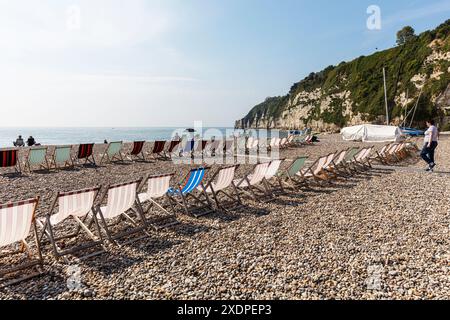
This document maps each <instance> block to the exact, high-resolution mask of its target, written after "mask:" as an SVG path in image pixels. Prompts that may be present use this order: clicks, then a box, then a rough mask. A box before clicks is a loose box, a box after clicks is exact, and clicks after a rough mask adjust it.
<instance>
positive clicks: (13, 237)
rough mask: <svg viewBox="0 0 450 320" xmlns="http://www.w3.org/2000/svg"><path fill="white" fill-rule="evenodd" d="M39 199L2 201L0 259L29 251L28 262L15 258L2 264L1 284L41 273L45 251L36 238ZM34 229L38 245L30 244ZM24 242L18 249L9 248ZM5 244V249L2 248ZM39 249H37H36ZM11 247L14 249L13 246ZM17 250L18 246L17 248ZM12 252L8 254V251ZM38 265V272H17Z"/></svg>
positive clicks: (35, 238) (10, 283)
mask: <svg viewBox="0 0 450 320" xmlns="http://www.w3.org/2000/svg"><path fill="white" fill-rule="evenodd" d="M38 202H39V198H35V199H29V200H25V201H19V202H14V203H6V204H0V248H1V249H3V248H4V249H5V250H1V251H2V253H3V254H2V255H1V256H0V258H2V257H5V256H7V257H8V256H11V257H12V256H13V255H17V254H18V253H19V254H22V253H25V252H26V253H27V255H26V257H27V258H28V259H27V260H26V261H25V262H20V263H15V262H14V260H12V259H9V260H7V261H6V263H3V262H1V263H0V284H2V285H6V286H7V285H12V284H16V283H18V282H21V281H24V280H27V279H30V278H32V277H35V276H38V275H40V274H42V270H41V268H42V266H43V260H42V254H41V248H40V246H39V242H38V240H37V230H36V224H35V222H36V220H35V212H36V207H37V205H38ZM32 230H33V231H34V241H35V243H36V246H33V249H32V247H31V246H30V244H29V243H28V241H29V240H28V238H29V236H30V233H31V231H32ZM18 242H20V243H21V246H20V249H19V251H18V252H10V250H9V249H8V248H10V247H11V245H13V244H15V243H18ZM2 247H3V248H2ZM34 247H35V248H36V252H33V251H34ZM11 250H12V248H11ZM16 251H17V249H16ZM6 252H9V253H8V254H5V253H6ZM34 267H37V268H38V269H37V271H36V270H35V271H33V273H31V274H30V273H27V274H25V275H22V276H20V275H18V274H17V273H18V272H19V271H24V270H28V269H31V268H34Z"/></svg>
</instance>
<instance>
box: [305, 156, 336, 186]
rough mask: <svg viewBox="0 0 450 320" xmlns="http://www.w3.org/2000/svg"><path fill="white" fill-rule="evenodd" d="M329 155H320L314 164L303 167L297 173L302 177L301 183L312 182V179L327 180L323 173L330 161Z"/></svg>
mask: <svg viewBox="0 0 450 320" xmlns="http://www.w3.org/2000/svg"><path fill="white" fill-rule="evenodd" d="M328 157H329V156H324V157H320V158H319V159H317V160H316V161H315V162H314V163H313V164H312V165H310V166H309V167H306V168H304V169H302V170H301V171H300V172H298V173H297V176H298V177H299V178H300V183H308V182H312V180H313V181H314V182H316V183H319V184H320V183H321V182H323V181H325V180H326V177H324V176H323V175H322V173H323V170H324V166H325V164H326V163H327V161H328V159H329V158H328Z"/></svg>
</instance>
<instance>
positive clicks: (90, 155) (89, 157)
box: [76, 143, 97, 167]
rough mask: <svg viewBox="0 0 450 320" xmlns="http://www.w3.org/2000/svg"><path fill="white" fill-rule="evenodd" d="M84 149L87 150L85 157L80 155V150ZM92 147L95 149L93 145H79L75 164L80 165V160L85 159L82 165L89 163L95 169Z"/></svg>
mask: <svg viewBox="0 0 450 320" xmlns="http://www.w3.org/2000/svg"><path fill="white" fill-rule="evenodd" d="M85 147H87V148H88V151H87V152H86V153H87V155H84V154H81V151H82V148H85ZM94 147H95V144H94V143H83V144H80V145H79V146H78V151H77V157H76V162H77V164H80V160H82V159H85V161H84V163H83V165H87V164H88V163H90V164H92V165H93V166H95V167H96V166H97V163H96V162H95V157H94ZM89 149H90V150H89Z"/></svg>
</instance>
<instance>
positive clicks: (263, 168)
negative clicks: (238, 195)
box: [234, 162, 269, 188]
mask: <svg viewBox="0 0 450 320" xmlns="http://www.w3.org/2000/svg"><path fill="white" fill-rule="evenodd" d="M268 168H269V163H268V162H266V163H260V164H258V165H256V167H255V168H254V170H253V173H252V174H249V175H247V176H246V178H244V179H242V180H240V179H236V180H234V183H235V184H236V187H238V188H246V187H249V186H254V185H257V184H259V183H261V182H262V181H263V180H264V177H265V175H266V173H267V169H268Z"/></svg>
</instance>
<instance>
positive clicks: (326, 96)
mask: <svg viewBox="0 0 450 320" xmlns="http://www.w3.org/2000/svg"><path fill="white" fill-rule="evenodd" d="M383 67H385V68H386V70H387V73H388V78H387V90H388V106H389V112H390V114H389V118H390V121H391V122H392V124H401V123H402V122H403V120H404V118H405V114H407V113H408V110H411V109H412V108H414V107H415V106H416V105H417V112H416V118H415V122H414V123H415V124H417V125H420V124H421V122H422V121H423V120H425V119H429V118H430V117H434V118H436V119H440V120H441V121H444V122H446V121H447V119H448V118H447V117H446V116H447V115H450V101H449V95H450V87H449V82H450V20H449V21H447V22H445V23H444V24H442V25H441V26H439V27H438V28H437V29H436V30H433V31H427V32H424V33H423V34H421V35H419V36H417V37H416V39H414V40H412V41H411V42H410V43H407V44H405V45H403V46H400V47H395V48H392V49H389V50H385V51H382V52H377V53H375V54H373V55H371V56H368V57H360V58H358V59H355V60H353V61H350V62H347V63H344V62H343V63H341V64H339V65H338V66H330V67H328V68H326V69H325V70H323V71H321V72H318V73H311V74H310V75H309V76H308V77H306V78H305V79H304V80H302V81H300V82H298V83H296V84H294V86H293V87H292V88H291V90H290V92H289V93H288V94H287V95H286V96H283V97H273V98H268V99H266V101H264V102H263V103H261V104H259V105H257V106H255V107H254V108H253V109H252V110H251V111H250V113H249V114H248V115H247V116H246V117H244V118H243V119H241V120H238V121H236V127H237V128H264V129H266V128H277V129H303V128H305V127H306V126H308V127H311V128H313V129H314V130H318V131H339V130H340V128H342V127H343V126H347V125H357V124H362V123H385V121H386V115H385V114H386V113H385V100H384V87H383V78H382V69H383Z"/></svg>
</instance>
